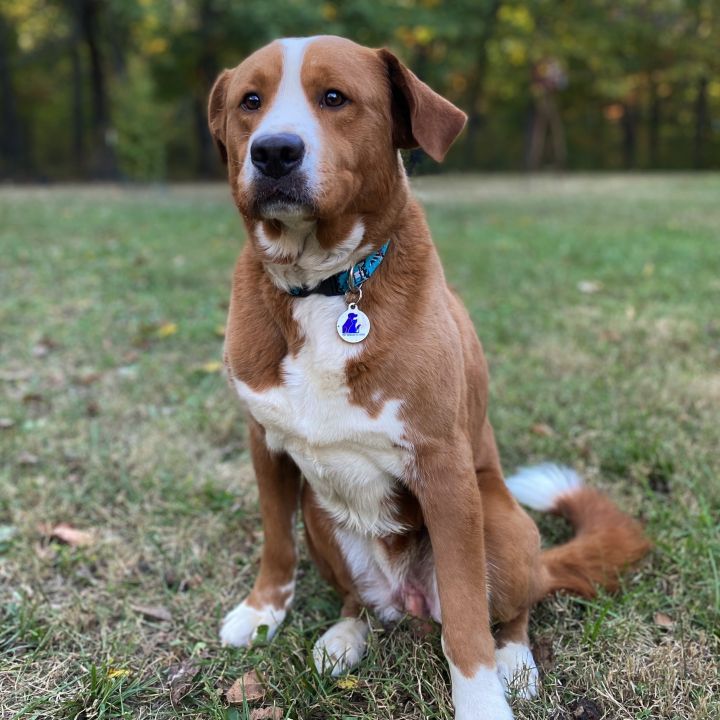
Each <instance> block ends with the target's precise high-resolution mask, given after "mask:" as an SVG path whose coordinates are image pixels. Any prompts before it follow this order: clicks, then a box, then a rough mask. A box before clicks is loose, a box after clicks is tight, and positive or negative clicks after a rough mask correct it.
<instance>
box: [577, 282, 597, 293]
mask: <svg viewBox="0 0 720 720" xmlns="http://www.w3.org/2000/svg"><path fill="white" fill-rule="evenodd" d="M577 289H578V290H579V291H580V292H581V293H585V294H586V295H593V294H594V293H596V292H600V290H602V283H601V282H598V281H597V280H581V281H580V282H579V283H578V284H577Z"/></svg>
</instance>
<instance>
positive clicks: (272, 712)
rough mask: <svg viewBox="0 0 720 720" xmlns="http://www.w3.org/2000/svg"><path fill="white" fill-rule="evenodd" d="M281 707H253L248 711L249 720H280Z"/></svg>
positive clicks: (281, 717)
mask: <svg viewBox="0 0 720 720" xmlns="http://www.w3.org/2000/svg"><path fill="white" fill-rule="evenodd" d="M283 715H284V713H283V709H282V708H279V707H265V708H255V710H251V711H250V720H282V719H283Z"/></svg>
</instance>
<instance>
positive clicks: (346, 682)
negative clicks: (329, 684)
mask: <svg viewBox="0 0 720 720" xmlns="http://www.w3.org/2000/svg"><path fill="white" fill-rule="evenodd" d="M337 686H338V687H339V688H340V689H341V690H354V689H355V688H356V687H357V686H358V679H357V678H356V677H355V676H354V675H346V676H345V677H343V678H340V679H339V680H338V681H337Z"/></svg>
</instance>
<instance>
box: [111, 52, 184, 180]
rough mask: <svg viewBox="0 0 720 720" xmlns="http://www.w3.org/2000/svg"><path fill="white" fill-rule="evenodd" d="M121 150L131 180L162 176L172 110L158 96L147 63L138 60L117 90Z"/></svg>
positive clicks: (118, 142)
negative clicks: (156, 96)
mask: <svg viewBox="0 0 720 720" xmlns="http://www.w3.org/2000/svg"><path fill="white" fill-rule="evenodd" d="M113 100H114V107H115V129H116V131H117V154H118V161H119V164H120V169H121V171H122V173H123V175H124V176H126V177H127V178H129V179H131V180H141V181H148V180H161V179H163V178H164V177H165V167H166V163H165V157H166V147H167V133H168V128H169V127H171V123H170V114H169V112H168V110H167V108H166V106H165V103H162V102H161V101H158V100H156V99H155V92H154V86H153V81H152V78H151V77H150V76H149V74H148V68H147V66H146V65H145V64H142V63H139V62H137V61H134V62H132V63H131V65H130V67H129V69H128V73H127V75H126V76H125V77H124V78H123V79H122V80H121V81H119V82H118V83H117V84H116V87H115V92H114V94H113Z"/></svg>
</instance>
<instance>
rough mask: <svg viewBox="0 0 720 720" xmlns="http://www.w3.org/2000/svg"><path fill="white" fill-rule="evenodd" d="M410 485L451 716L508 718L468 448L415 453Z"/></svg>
mask: <svg viewBox="0 0 720 720" xmlns="http://www.w3.org/2000/svg"><path fill="white" fill-rule="evenodd" d="M416 480H417V482H416V483H415V487H414V488H413V490H414V492H415V493H416V495H417V497H418V500H419V501H420V505H421V507H422V511H423V515H424V517H425V523H426V525H427V528H428V531H429V533H430V541H431V543H432V549H433V556H434V560H435V573H436V577H437V585H438V593H439V597H440V612H441V616H442V644H443V651H444V652H445V657H446V658H447V661H448V663H449V665H450V677H451V680H452V696H453V702H454V703H455V719H456V720H512V717H513V715H512V711H511V710H510V706H509V705H508V703H507V700H506V699H505V693H504V690H503V686H502V684H501V682H500V679H499V678H498V675H497V669H496V665H495V642H494V640H493V636H492V634H491V632H490V614H489V610H488V588H487V581H486V572H487V569H486V565H485V547H484V539H483V505H482V497H481V494H480V490H479V489H478V486H477V480H476V476H475V470H474V468H473V463H472V453H471V450H470V448H469V447H465V446H461V447H457V448H455V449H454V450H453V451H451V452H448V453H444V452H443V453H434V454H433V455H432V456H430V457H425V458H422V457H421V458H420V459H419V462H418V477H417V479H416Z"/></svg>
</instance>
